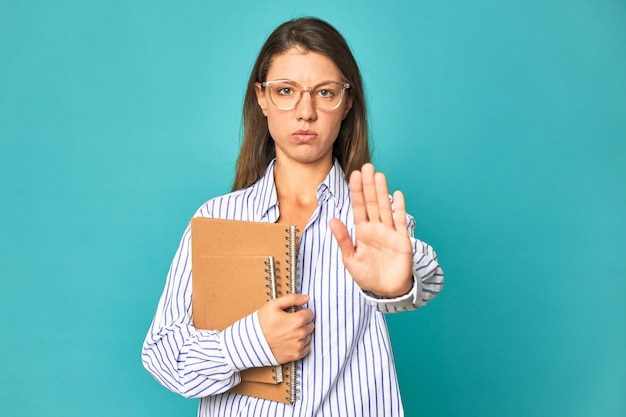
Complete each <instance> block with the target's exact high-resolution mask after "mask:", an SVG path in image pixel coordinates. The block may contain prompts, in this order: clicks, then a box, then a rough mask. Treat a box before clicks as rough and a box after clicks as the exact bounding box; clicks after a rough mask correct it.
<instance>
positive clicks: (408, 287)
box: [330, 164, 443, 312]
mask: <svg viewBox="0 0 626 417" xmlns="http://www.w3.org/2000/svg"><path fill="white" fill-rule="evenodd" d="M350 195H351V197H352V209H353V213H354V221H355V239H354V242H353V241H352V239H351V237H350V235H349V233H348V230H347V228H346V226H345V225H344V224H343V223H341V222H340V221H339V220H338V219H332V220H331V222H330V228H331V231H332V232H333V235H334V236H335V238H336V239H337V242H338V244H339V248H340V250H341V253H342V258H343V262H344V265H345V266H346V268H347V269H348V271H349V272H350V274H351V275H352V278H353V279H354V280H355V282H356V283H357V284H358V285H359V287H360V288H361V289H362V290H363V292H364V293H365V295H366V297H367V298H368V300H369V301H370V302H372V303H376V304H377V307H378V309H379V310H381V311H383V312H394V311H402V310H408V309H415V308H418V307H421V306H423V305H425V304H426V302H428V300H430V299H431V298H432V297H434V296H435V295H436V294H437V293H438V292H439V291H440V290H441V288H442V284H443V272H442V270H441V268H440V267H439V264H438V263H437V255H436V254H435V252H434V251H433V249H432V248H431V247H430V246H428V245H426V244H425V243H423V242H421V241H418V240H416V239H415V238H414V237H413V235H414V229H415V221H414V220H413V218H412V217H410V216H408V215H407V213H406V205H405V202H404V195H403V194H402V193H401V192H400V191H396V192H395V193H394V194H393V202H394V207H392V203H391V201H390V199H389V192H388V188H387V180H386V178H385V176H384V174H382V173H380V172H378V173H376V172H375V171H374V167H373V165H372V164H365V165H363V167H362V168H361V171H354V172H353V173H352V175H351V176H350Z"/></svg>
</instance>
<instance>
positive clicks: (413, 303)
mask: <svg viewBox="0 0 626 417" xmlns="http://www.w3.org/2000/svg"><path fill="white" fill-rule="evenodd" d="M407 225H408V229H409V237H410V239H411V244H412V245H413V287H412V288H411V291H409V293H408V294H406V295H403V296H401V297H397V298H384V297H379V296H377V295H376V294H373V293H371V292H366V291H363V296H364V297H365V299H366V300H367V301H368V302H369V303H370V304H372V305H374V306H375V307H376V308H377V309H378V310H379V311H381V312H383V313H396V312H400V311H408V310H415V309H418V308H420V307H423V306H425V305H426V304H427V303H428V302H429V301H430V300H431V299H433V298H434V297H435V296H436V295H437V294H439V292H440V291H441V290H442V289H443V270H442V269H441V266H440V265H439V262H438V260H437V253H436V252H435V250H434V249H433V248H432V247H431V246H430V245H428V244H427V243H425V242H422V241H421V240H418V239H416V238H415V237H414V236H415V219H414V218H413V217H412V216H410V215H407Z"/></svg>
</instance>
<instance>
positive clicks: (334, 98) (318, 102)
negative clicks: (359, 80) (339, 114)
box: [313, 82, 343, 110]
mask: <svg viewBox="0 0 626 417" xmlns="http://www.w3.org/2000/svg"><path fill="white" fill-rule="evenodd" d="M342 95H343V85H341V84H339V83H335V82H332V83H326V84H320V85H318V86H316V87H315V90H313V97H314V99H315V106H316V107H317V108H318V109H320V110H334V109H336V108H337V107H338V106H339V104H341V97H342Z"/></svg>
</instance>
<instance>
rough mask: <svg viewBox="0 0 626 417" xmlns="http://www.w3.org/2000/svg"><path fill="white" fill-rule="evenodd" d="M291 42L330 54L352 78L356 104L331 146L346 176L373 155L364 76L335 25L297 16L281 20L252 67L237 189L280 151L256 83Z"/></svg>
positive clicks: (259, 173)
mask: <svg viewBox="0 0 626 417" xmlns="http://www.w3.org/2000/svg"><path fill="white" fill-rule="evenodd" d="M293 47H298V48H300V49H303V50H304V51H307V52H309V51H310V52H317V53H320V54H323V55H326V56H327V57H328V58H330V60H331V61H333V62H334V63H335V65H337V68H339V71H340V72H341V74H342V75H343V76H344V77H345V81H346V82H348V83H350V88H349V89H348V90H346V93H347V94H350V95H351V97H352V108H351V109H350V112H349V113H348V115H347V116H346V118H345V119H344V120H343V121H342V123H341V128H340V130H339V135H338V136H337V140H336V141H335V143H334V146H333V156H334V157H335V158H337V160H338V161H339V163H340V164H341V167H342V168H343V170H344V172H345V173H346V176H349V175H350V173H351V172H352V171H354V170H355V169H359V168H361V166H362V165H363V164H364V163H366V162H369V161H370V150H369V143H368V127H367V114H366V108H365V94H364V92H363V81H362V79H361V72H360V71H359V67H358V65H357V63H356V60H355V59H354V56H353V55H352V52H351V51H350V48H349V46H348V44H347V43H346V40H345V39H344V38H343V36H341V34H340V33H339V32H338V31H337V29H335V28H334V27H332V26H331V25H330V24H328V23H326V22H325V21H323V20H320V19H317V18H310V17H308V18H300V19H295V20H291V21H288V22H285V23H283V24H281V25H280V26H278V27H277V28H276V29H275V30H274V32H272V34H271V35H270V36H269V37H268V38H267V40H266V41H265V44H264V45H263V47H262V48H261V51H260V52H259V56H258V57H257V60H256V62H255V64H254V67H253V68H252V72H251V74H250V79H249V81H248V89H247V91H246V97H245V99H244V104H243V138H242V143H241V149H240V151H239V158H237V168H236V172H235V181H234V183H233V191H235V190H238V189H241V188H245V187H248V186H250V185H252V184H253V183H255V182H256V181H257V180H258V179H259V178H261V177H262V176H263V174H264V173H265V169H266V168H267V165H268V164H269V163H270V161H271V160H272V159H273V158H274V157H275V156H276V149H275V147H274V141H273V140H272V138H271V136H270V132H269V130H268V126H267V119H266V118H265V115H264V114H263V112H262V110H261V108H260V107H259V104H258V102H257V97H256V93H255V84H256V83H260V82H263V81H266V80H265V78H266V76H267V73H268V71H269V68H270V65H271V64H272V60H273V59H274V57H275V56H277V55H280V54H282V53H284V52H286V51H287V50H289V49H291V48H293Z"/></svg>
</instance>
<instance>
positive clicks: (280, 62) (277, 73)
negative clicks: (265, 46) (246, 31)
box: [267, 48, 343, 85]
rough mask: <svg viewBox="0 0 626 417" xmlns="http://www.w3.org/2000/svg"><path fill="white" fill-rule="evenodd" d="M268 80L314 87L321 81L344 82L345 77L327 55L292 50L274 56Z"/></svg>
mask: <svg viewBox="0 0 626 417" xmlns="http://www.w3.org/2000/svg"><path fill="white" fill-rule="evenodd" d="M267 79H268V80H279V79H288V80H292V81H296V82H298V83H300V84H302V85H313V84H315V83H318V82H321V81H342V80H343V77H342V76H341V71H339V68H338V67H337V65H335V63H334V62H333V61H332V60H331V59H330V58H329V57H327V56H326V55H324V54H320V53H318V52H311V51H303V50H301V49H297V48H291V49H288V50H287V51H286V52H283V53H282V54H278V55H276V56H274V58H273V59H272V62H271V64H270V68H269V71H268V72H267Z"/></svg>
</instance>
